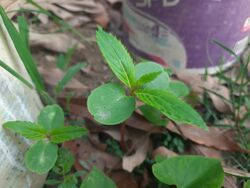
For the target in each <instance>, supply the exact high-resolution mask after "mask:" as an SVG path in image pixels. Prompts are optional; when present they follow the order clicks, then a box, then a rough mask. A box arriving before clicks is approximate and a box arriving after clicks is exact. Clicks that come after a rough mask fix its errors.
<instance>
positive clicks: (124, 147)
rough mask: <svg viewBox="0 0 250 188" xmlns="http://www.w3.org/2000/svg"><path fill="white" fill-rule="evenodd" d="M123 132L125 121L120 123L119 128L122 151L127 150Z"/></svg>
mask: <svg viewBox="0 0 250 188" xmlns="http://www.w3.org/2000/svg"><path fill="white" fill-rule="evenodd" d="M125 133H126V121H124V122H123V123H122V124H121V128H120V146H121V149H122V150H123V151H126V150H127V147H126V143H125Z"/></svg>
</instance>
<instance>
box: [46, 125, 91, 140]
mask: <svg viewBox="0 0 250 188" xmlns="http://www.w3.org/2000/svg"><path fill="white" fill-rule="evenodd" d="M86 134H87V130H86V129H84V128H82V127H78V126H65V127H62V128H58V129H53V130H52V131H51V134H50V141H51V142H53V143H56V144H58V143H63V142H66V141H69V140H74V139H76V138H80V137H82V136H83V135H86Z"/></svg>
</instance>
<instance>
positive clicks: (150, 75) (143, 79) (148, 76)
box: [136, 71, 162, 86]
mask: <svg viewBox="0 0 250 188" xmlns="http://www.w3.org/2000/svg"><path fill="white" fill-rule="evenodd" d="M161 73H162V71H157V72H151V73H148V74H144V75H143V76H142V77H140V79H139V80H137V81H136V85H137V86H141V85H144V84H147V83H149V82H152V81H153V80H154V79H156V77H158V76H159V75H160V74H161Z"/></svg>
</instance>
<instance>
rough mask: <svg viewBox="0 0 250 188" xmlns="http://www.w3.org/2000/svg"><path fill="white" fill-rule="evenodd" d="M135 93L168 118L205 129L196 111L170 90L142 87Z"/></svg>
mask: <svg viewBox="0 0 250 188" xmlns="http://www.w3.org/2000/svg"><path fill="white" fill-rule="evenodd" d="M135 94H136V96H137V97H138V98H139V99H140V100H141V101H143V102H144V103H146V104H148V105H150V106H152V107H154V108H156V109H158V110H160V111H161V112H162V113H163V114H164V115H166V116H167V117H168V118H169V119H172V120H174V121H177V122H181V123H186V124H190V125H196V126H198V127H200V128H203V129H205V130H207V126H206V124H205V122H204V121H203V119H202V118H201V116H200V115H199V114H198V112H196V111H195V110H194V109H193V108H192V107H191V106H190V105H188V104H187V103H185V102H184V101H182V100H181V99H179V98H178V97H176V96H175V95H174V94H172V92H170V91H162V90H150V89H142V90H138V91H136V93H135Z"/></svg>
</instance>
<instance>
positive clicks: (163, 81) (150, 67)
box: [135, 61, 169, 89]
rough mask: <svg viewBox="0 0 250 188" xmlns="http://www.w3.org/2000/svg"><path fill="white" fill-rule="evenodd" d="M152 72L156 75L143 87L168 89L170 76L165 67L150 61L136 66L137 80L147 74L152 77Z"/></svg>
mask: <svg viewBox="0 0 250 188" xmlns="http://www.w3.org/2000/svg"><path fill="white" fill-rule="evenodd" d="M159 72H160V74H159ZM157 73H158V74H157ZM152 74H156V77H155V78H154V79H152V80H150V82H148V83H146V84H144V85H143V88H148V89H167V88H168V85H169V76H168V73H167V72H166V71H164V68H163V67H162V66H161V65H159V64H157V63H154V62H151V61H148V62H142V63H139V64H137V65H136V66H135V75H136V80H140V79H142V78H143V77H145V76H146V77H148V76H150V77H151V76H152ZM147 75H148V76H147Z"/></svg>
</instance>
